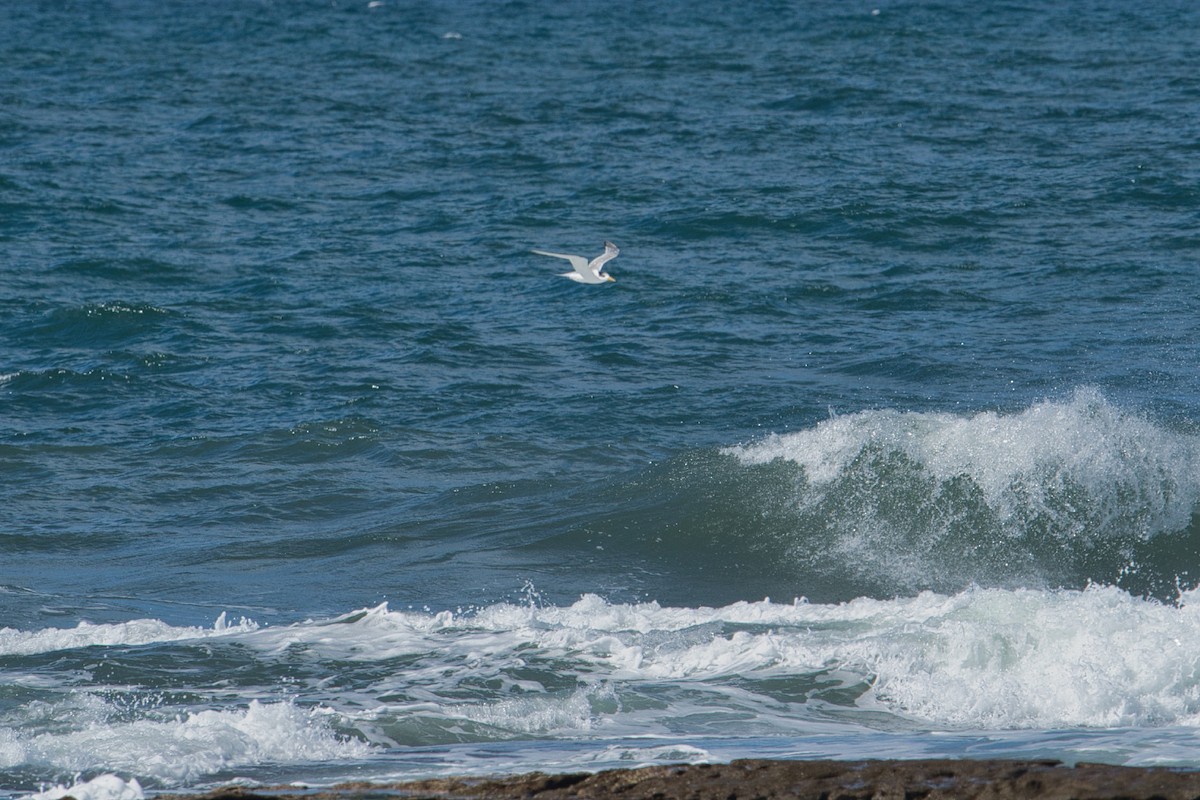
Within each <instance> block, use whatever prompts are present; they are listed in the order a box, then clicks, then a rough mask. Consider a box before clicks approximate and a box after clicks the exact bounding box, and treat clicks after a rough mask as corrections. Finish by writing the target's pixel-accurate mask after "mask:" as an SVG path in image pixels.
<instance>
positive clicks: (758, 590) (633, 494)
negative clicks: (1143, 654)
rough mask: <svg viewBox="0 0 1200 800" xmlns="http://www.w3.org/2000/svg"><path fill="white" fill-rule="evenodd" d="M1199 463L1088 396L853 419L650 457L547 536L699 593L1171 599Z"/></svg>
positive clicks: (1193, 558) (1197, 558) (1187, 439)
mask: <svg viewBox="0 0 1200 800" xmlns="http://www.w3.org/2000/svg"><path fill="white" fill-rule="evenodd" d="M1197 466H1200V441H1198V440H1197V438H1196V437H1195V436H1193V435H1192V434H1190V433H1186V432H1179V431H1174V430H1171V429H1168V428H1166V427H1163V426H1161V425H1159V424H1157V423H1155V422H1153V421H1151V420H1149V419H1146V418H1144V417H1142V416H1140V415H1138V414H1135V413H1132V412H1128V411H1125V410H1122V409H1120V408H1118V407H1117V406H1115V405H1113V404H1111V403H1110V402H1108V401H1107V400H1106V399H1105V398H1104V397H1103V396H1101V395H1099V394H1098V393H1096V392H1094V391H1091V390H1080V391H1078V392H1076V393H1075V394H1074V396H1072V397H1070V398H1069V399H1066V400H1062V401H1045V402H1041V403H1036V404H1033V405H1031V406H1029V407H1027V408H1025V409H1023V410H1020V411H1017V412H1014V413H1009V414H998V413H993V412H984V413H978V414H972V415H953V414H945V413H915V412H912V413H909V412H898V411H892V410H880V411H865V412H860V413H857V414H850V415H845V416H838V417H832V418H831V419H829V420H827V421H825V422H822V423H819V424H817V425H815V426H813V427H811V428H808V429H805V430H802V431H799V432H797V433H793V434H788V435H782V436H771V437H767V438H765V439H762V440H760V441H757V442H753V443H750V444H746V445H740V446H735V447H729V448H725V449H723V450H721V451H720V452H716V453H713V452H696V453H691V454H688V455H685V456H681V457H678V458H675V459H672V460H670V461H667V462H665V463H663V464H661V465H657V466H655V467H652V468H650V469H649V470H647V471H646V472H644V473H642V474H641V475H639V476H637V477H635V478H633V479H631V480H629V481H627V482H624V483H622V484H620V485H619V486H617V487H614V488H611V489H608V490H606V493H607V496H606V498H604V499H605V500H606V502H608V503H609V508H610V509H612V508H617V509H618V510H615V511H614V510H609V511H606V512H603V513H599V514H597V516H596V517H595V518H594V519H591V520H587V521H585V522H581V523H580V524H578V525H576V526H575V527H574V528H573V529H572V530H571V531H570V532H569V533H568V534H565V535H564V536H563V537H560V538H559V540H558V543H559V544H564V545H569V546H571V547H572V548H573V549H577V550H580V551H584V550H587V551H597V550H601V551H606V552H608V553H610V554H611V557H612V558H614V559H616V560H618V561H621V560H624V562H625V563H629V559H634V560H635V561H636V562H640V563H641V564H642V565H644V566H645V568H647V569H648V570H650V571H651V572H652V573H658V574H660V575H662V576H668V575H669V576H671V577H672V578H673V579H674V580H676V581H678V582H680V583H682V584H686V585H688V586H689V587H690V589H691V590H693V591H694V592H695V595H694V597H698V598H701V599H704V600H705V601H709V602H723V601H729V600H732V599H736V598H743V599H748V598H754V597H762V596H764V595H773V596H781V597H785V598H786V597H794V596H803V597H808V598H809V599H812V600H816V601H821V602H829V601H844V600H849V599H852V598H855V597H860V596H873V597H880V598H886V597H894V596H897V595H910V594H913V593H916V592H920V591H922V590H935V591H942V592H954V591H959V590H961V589H964V588H966V587H968V586H972V585H978V586H991V587H1002V588H1017V587H1029V588H1054V587H1065V588H1083V587H1085V586H1087V585H1089V584H1092V583H1096V584H1104V585H1114V586H1119V587H1121V588H1123V589H1125V590H1127V591H1129V592H1131V593H1133V594H1137V595H1149V596H1153V597H1156V598H1159V599H1168V600H1169V599H1174V598H1175V597H1176V596H1177V595H1178V593H1179V591H1180V589H1181V588H1184V589H1186V588H1190V587H1192V586H1194V585H1195V584H1196V576H1200V521H1198V518H1197V516H1196V514H1195V510H1196V506H1197V500H1198V499H1200V483H1198V482H1197V479H1196V475H1197V474H1198V471H1197ZM618 507H619V508H618ZM543 544H546V542H543ZM591 555H592V557H593V558H594V553H592V554H591ZM652 582H653V581H647V583H652ZM647 592H648V593H649V594H654V591H653V589H648V590H647Z"/></svg>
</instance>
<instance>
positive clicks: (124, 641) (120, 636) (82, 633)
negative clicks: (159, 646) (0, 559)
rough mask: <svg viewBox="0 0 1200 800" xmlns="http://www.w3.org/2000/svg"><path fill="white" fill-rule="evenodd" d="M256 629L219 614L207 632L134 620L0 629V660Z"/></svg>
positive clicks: (222, 634)
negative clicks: (37, 628) (71, 626)
mask: <svg viewBox="0 0 1200 800" xmlns="http://www.w3.org/2000/svg"><path fill="white" fill-rule="evenodd" d="M257 627H258V626H257V625H256V624H255V623H254V622H252V621H250V620H247V619H242V620H241V621H240V622H237V623H235V624H232V625H231V624H229V622H228V621H227V620H226V616H225V614H224V612H222V613H221V615H220V616H218V617H217V619H216V621H215V622H214V623H213V626H212V627H211V628H196V627H182V628H181V627H175V626H172V625H168V624H167V623H165V622H161V621H159V620H156V619H136V620H131V621H129V622H119V623H111V624H102V625H95V624H92V623H89V622H80V623H79V624H78V625H76V626H75V627H74V628H43V629H42V630H37V631H22V630H17V629H15V628H0V656H6V655H34V654H36V653H52V652H55V651H58V650H73V649H75V648H79V647H93V646H112V645H139V644H151V643H153V642H173V641H179V640H183V639H202V638H208V637H211V636H224V635H228V634H231V633H239V632H244V631H250V630H254V629H256V628H257Z"/></svg>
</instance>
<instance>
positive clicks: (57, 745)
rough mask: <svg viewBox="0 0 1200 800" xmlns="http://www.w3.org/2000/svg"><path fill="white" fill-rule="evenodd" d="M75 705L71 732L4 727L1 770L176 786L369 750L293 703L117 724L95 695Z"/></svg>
mask: <svg viewBox="0 0 1200 800" xmlns="http://www.w3.org/2000/svg"><path fill="white" fill-rule="evenodd" d="M69 702H72V701H64V704H62V705H64V706H65V705H66V704H68V703H69ZM75 702H77V704H78V707H77V708H75V709H73V711H72V712H71V714H70V715H69V716H68V718H67V719H65V720H62V722H68V723H71V728H70V729H69V730H60V731H55V732H48V733H41V734H37V735H35V736H29V737H22V736H20V735H19V734H18V733H16V732H14V731H12V730H0V767H3V768H7V767H15V766H26V767H35V768H40V769H50V770H53V771H56V772H66V773H87V772H98V771H103V772H119V773H125V774H133V775H137V776H140V777H142V778H143V779H145V778H153V779H156V780H159V781H163V782H165V783H168V784H178V783H187V782H189V781H194V780H196V779H198V778H200V777H203V776H205V775H211V774H213V773H215V772H218V771H220V770H223V769H230V768H238V767H245V766H252V765H256V764H263V763H268V764H299V763H311V762H321V761H332V760H340V759H354V758H361V757H364V756H366V755H367V754H369V752H370V748H369V746H368V745H366V744H364V743H363V742H361V741H359V740H356V739H345V738H343V737H339V736H337V735H335V734H334V733H333V732H332V731H331V730H330V729H329V728H328V726H327V722H326V719H325V717H324V716H323V715H322V714H321V713H320V712H319V711H305V710H303V709H300V708H297V707H296V706H294V705H292V704H291V703H285V702H279V703H260V702H258V701H251V702H250V703H249V705H248V706H247V707H246V708H243V709H233V710H220V711H217V710H209V711H199V712H195V713H192V714H188V715H187V716H184V717H179V718H176V719H170V720H153V719H139V720H135V721H132V722H124V721H120V720H119V719H118V720H114V719H113V718H112V717H113V716H114V715H113V711H114V710H113V709H112V708H111V707H109V705H108V704H107V703H106V702H105V701H103V700H101V699H100V698H98V697H96V696H94V695H82V696H78V697H77V698H76V700H75ZM59 710H60V711H61V710H62V708H61V707H60V708H59ZM60 727H62V726H61V725H60Z"/></svg>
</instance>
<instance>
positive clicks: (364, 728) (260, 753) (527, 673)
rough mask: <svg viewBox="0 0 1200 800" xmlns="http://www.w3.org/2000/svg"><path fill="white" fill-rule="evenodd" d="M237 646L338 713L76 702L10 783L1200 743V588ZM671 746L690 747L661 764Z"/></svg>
mask: <svg viewBox="0 0 1200 800" xmlns="http://www.w3.org/2000/svg"><path fill="white" fill-rule="evenodd" d="M124 630H125V632H126V633H127V634H128V635H129V637H130V638H131V639H140V638H141V636H142V631H141V629H139V628H138V627H136V626H135V627H132V628H126V629H124ZM230 635H231V636H232V637H234V638H233V639H232V640H231V643H232V644H234V645H236V647H235V648H234V649H235V650H236V652H238V653H240V654H241V655H240V656H239V657H242V658H245V659H247V660H246V661H244V662H243V663H244V664H245V667H243V668H242V669H241V670H240V672H241V673H242V674H251V673H253V672H255V671H258V670H259V669H260V667H259V666H255V664H256V663H257V664H259V665H261V668H263V671H262V672H261V674H262V675H264V676H270V675H273V674H278V673H277V670H278V668H279V666H280V665H281V664H283V663H286V664H287V669H288V670H289V671H293V670H298V671H299V672H300V673H301V674H306V675H308V676H310V677H309V678H308V679H306V681H305V684H304V685H305V687H306V688H305V697H306V699H307V700H309V701H310V702H314V703H317V704H318V705H316V706H315V707H313V708H310V709H305V708H300V707H298V706H296V705H294V704H293V703H290V702H287V701H282V700H281V701H278V702H265V701H258V700H254V699H249V698H252V697H254V696H255V695H261V694H264V693H272V692H274V693H275V694H276V695H277V692H278V688H279V687H276V686H272V685H268V686H264V687H254V686H244V687H242V688H240V689H236V690H231V691H235V692H237V693H239V694H240V697H241V699H240V700H233V701H232V702H231V704H230V705H229V706H228V707H224V708H222V707H220V706H219V703H220V702H221V698H220V697H219V696H217V695H213V696H212V700H211V704H212V706H213V707H208V708H203V707H201V706H199V705H196V706H194V710H191V711H187V710H182V711H179V712H175V711H172V710H169V709H167V708H165V707H155V706H154V705H153V704H150V705H147V706H146V707H144V708H142V707H133V706H131V705H130V704H129V703H128V701H123V700H122V699H121V697H122V693H121V692H119V691H117V692H113V691H110V690H109V689H106V688H105V687H96V688H95V689H94V690H92V691H85V690H81V689H76V688H69V687H64V689H65V691H63V692H62V694H61V695H60V696H59V697H58V699H48V700H33V701H30V702H26V703H25V704H24V705H23V706H21V707H19V708H15V709H9V710H7V711H6V712H5V718H4V724H3V726H0V769H17V768H20V769H32V770H36V771H39V772H42V773H44V774H49V775H71V774H79V775H85V776H86V775H92V776H94V775H105V774H116V775H122V776H130V777H136V778H137V779H138V780H139V781H141V782H142V783H143V784H144V783H145V782H146V781H147V780H150V781H152V782H153V783H156V784H160V785H168V786H169V785H186V784H194V783H196V782H197V781H200V780H203V779H205V778H206V777H207V776H213V775H217V774H221V773H225V774H228V773H229V772H230V771H231V770H243V769H250V768H254V767H257V766H269V767H277V766H279V765H289V764H294V765H311V764H319V763H328V762H344V761H347V760H354V759H363V760H369V759H372V758H373V756H374V754H376V753H378V747H379V746H383V747H392V748H397V747H398V748H401V750H403V749H405V748H408V747H410V746H413V745H417V746H424V747H429V746H445V745H451V744H454V743H460V742H471V741H474V742H481V743H482V742H492V743H498V742H504V741H559V742H576V743H578V742H584V741H596V742H597V744H596V746H595V750H594V751H592V752H591V753H590V754H587V753H585V752H579V753H578V754H577V756H572V758H577V760H578V763H580V764H585V763H597V764H600V763H603V764H605V765H609V764H611V763H613V762H616V761H622V762H624V761H631V762H636V763H642V762H650V761H655V760H662V759H678V758H687V759H688V760H703V759H705V758H706V757H707V755H706V754H707V753H709V752H713V751H712V748H711V747H709V745H708V744H706V742H708V741H709V740H711V739H712V738H713V737H716V738H717V739H721V740H725V739H728V737H731V736H732V737H749V738H755V737H760V738H761V737H767V738H773V737H793V738H796V739H797V740H800V739H803V740H806V741H807V740H808V739H810V738H812V737H825V736H837V737H843V738H844V737H846V736H847V735H850V734H852V735H855V736H858V735H861V734H863V733H871V732H872V731H880V730H882V731H892V730H897V729H903V730H907V731H909V732H910V734H916V733H920V732H935V731H976V732H978V731H983V730H992V731H1004V730H1008V731H1032V732H1035V733H1033V734H1030V735H1035V736H1038V735H1042V734H1040V733H1036V732H1039V731H1047V730H1064V729H1076V730H1089V729H1090V730H1095V731H1102V730H1108V729H1122V730H1127V729H1139V730H1143V731H1148V730H1167V729H1170V731H1174V732H1179V731H1187V730H1189V729H1200V671H1198V670H1197V668H1196V665H1197V664H1200V593H1197V592H1190V593H1189V592H1185V593H1183V594H1182V595H1181V596H1180V598H1179V603H1178V604H1164V603H1161V602H1157V601H1154V600H1146V599H1142V598H1139V597H1135V596H1132V595H1130V594H1128V593H1126V592H1124V591H1122V590H1121V589H1118V588H1115V587H1104V586H1092V587H1089V588H1087V589H1085V590H1082V591H1078V590H1057V591H1047V590H1034V589H1020V590H1003V589H982V588H976V589H970V590H967V591H964V592H959V593H955V594H937V593H933V592H925V593H921V594H919V595H916V596H913V597H907V598H897V599H891V600H877V599H868V598H860V599H857V600H854V601H851V602H847V603H842V604H816V603H807V602H803V601H794V602H791V603H777V602H772V601H770V600H765V599H764V600H761V601H757V602H738V603H734V604H731V605H728V606H724V607H719V608H707V607H698V608H673V607H664V606H662V605H660V604H658V603H637V604H617V603H610V602H608V601H606V600H604V599H602V598H600V597H597V596H593V595H588V596H584V597H581V598H580V599H579V600H578V601H576V602H575V603H573V604H570V605H566V606H533V605H520V604H508V603H504V604H497V605H493V606H489V607H486V608H482V609H478V610H475V611H470V612H465V613H464V612H450V611H442V612H439V613H433V612H419V611H392V610H390V609H389V608H388V607H387V606H386V605H381V606H377V607H375V608H371V609H363V610H361V611H358V612H354V613H352V614H347V615H345V616H342V617H339V618H336V619H333V620H327V621H307V622H303V623H297V624H295V625H290V626H282V627H278V628H275V627H272V628H261V629H257V628H253V627H245V628H240V629H237V630H236V631H233V632H231V633H230ZM170 646H171V645H170V643H169V641H168V643H167V644H165V645H164V647H167V648H169V647H170ZM165 652H169V649H168V650H167V651H165ZM348 664H351V665H354V666H353V668H351V669H347V665H348ZM349 675H357V676H359V677H356V678H353V679H350V678H349V677H348V676H349ZM267 680H274V679H271V678H267ZM37 691H39V692H44V691H45V687H39V688H38V689H37ZM42 696H44V695H42ZM341 732H354V733H355V735H354V736H353V737H347V736H345V735H343V733H341ZM1165 735H1167V734H1165ZM662 738H669V739H670V741H671V742H672V745H671V747H668V748H666V749H665V750H661V752H660V748H661V747H662V743H661V739H662ZM1167 738H1168V739H1170V740H1171V741H1173V742H1176V743H1178V742H1180V741H1183V740H1184V739H1186V738H1187V737H1186V736H1185V735H1184V734H1181V733H1170V734H1169V735H1167ZM656 739H658V740H659V741H655V740H656ZM367 742H371V743H372V744H368V743H367ZM910 744H911V743H910ZM681 746H682V747H685V749H686V748H688V747H691V748H695V750H694V751H687V752H684V751H683V750H680V749H679V747H681ZM813 746H814V747H816V745H813ZM830 746H832V747H834V748H835V750H834V751H831V752H839V753H845V752H846V750H845V748H846V747H850V749H851V750H853V746H852V745H837V744H836V743H835V744H833V745H830ZM930 746H932V745H930ZM838 747H842V748H843V749H841V750H838V749H836V748H838ZM1105 747H1108V745H1107V744H1106V745H1105ZM643 748H644V752H643ZM1177 749H1178V748H1177ZM805 752H809V751H808V750H806V751H805ZM812 752H817V750H813V751H812ZM930 752H933V753H936V752H937V751H936V748H935V749H934V750H932V751H930ZM622 753H627V755H621V754H622ZM529 757H530V758H533V759H536V758H537V754H536V753H531V754H530V756H529ZM1132 757H1139V756H1137V754H1136V753H1135V754H1134V755H1133V756H1132ZM518 760H519V759H518ZM514 763H517V762H514ZM522 763H523V762H522ZM526 766H530V765H529V764H526ZM533 766H536V764H534V765H533ZM104 785H105V784H103V783H101V784H97V785H96V787H97V791H100V790H102V789H103V786H104ZM113 786H116V784H113ZM100 800H106V798H100ZM117 800H124V799H123V798H117Z"/></svg>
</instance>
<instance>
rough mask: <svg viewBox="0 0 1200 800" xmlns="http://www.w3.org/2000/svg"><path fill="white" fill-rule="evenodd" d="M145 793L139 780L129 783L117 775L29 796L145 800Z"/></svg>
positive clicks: (38, 799)
mask: <svg viewBox="0 0 1200 800" xmlns="http://www.w3.org/2000/svg"><path fill="white" fill-rule="evenodd" d="M145 796H146V795H145V793H144V792H143V791H142V787H141V784H139V783H138V781H137V778H132V779H131V780H129V781H128V782H126V781H124V780H122V779H121V778H119V777H117V776H116V775H98V776H96V777H95V778H92V779H91V780H90V781H80V782H78V783H74V784H72V785H70V786H65V785H63V784H57V785H55V786H51V787H49V788H47V789H43V790H42V791H40V792H37V793H35V794H31V795H29V796H28V798H29V800H61V798H64V797H73V798H75V800H143V798H144V797H145Z"/></svg>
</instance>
